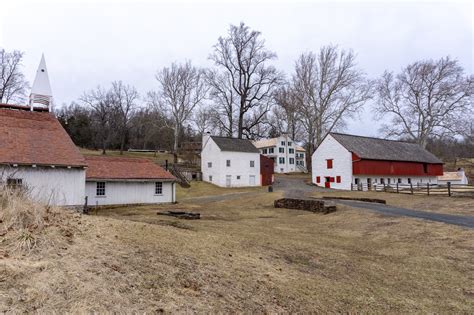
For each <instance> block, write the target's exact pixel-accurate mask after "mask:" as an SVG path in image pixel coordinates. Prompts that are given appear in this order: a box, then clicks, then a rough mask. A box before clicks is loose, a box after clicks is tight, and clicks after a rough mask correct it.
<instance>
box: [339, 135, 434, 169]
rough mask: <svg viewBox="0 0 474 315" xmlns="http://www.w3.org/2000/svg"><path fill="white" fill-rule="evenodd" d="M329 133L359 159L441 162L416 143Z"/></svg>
mask: <svg viewBox="0 0 474 315" xmlns="http://www.w3.org/2000/svg"><path fill="white" fill-rule="evenodd" d="M330 135H331V136H332V137H333V138H334V139H336V140H337V142H339V143H340V144H341V145H342V146H343V147H345V148H346V149H347V150H348V151H350V152H352V153H355V154H356V155H357V156H358V157H360V158H361V159H370V160H388V161H405V162H420V163H435V164H442V163H443V162H442V161H441V160H440V159H438V158H437V157H436V156H434V155H433V154H432V153H430V152H428V151H427V150H425V149H423V148H422V147H421V146H419V145H418V144H416V143H410V142H404V141H395V140H385V139H379V138H371V137H362V136H355V135H347V134H342V133H335V132H331V133H330Z"/></svg>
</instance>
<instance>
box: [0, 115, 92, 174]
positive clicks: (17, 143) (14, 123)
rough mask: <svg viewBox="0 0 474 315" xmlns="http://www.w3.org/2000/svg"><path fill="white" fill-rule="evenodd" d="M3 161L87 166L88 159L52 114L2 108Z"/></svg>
mask: <svg viewBox="0 0 474 315" xmlns="http://www.w3.org/2000/svg"><path fill="white" fill-rule="evenodd" d="M0 163H2V164H19V165H33V164H35V165H48V166H51V165H54V166H71V167H80V166H85V165H86V162H85V160H84V157H83V156H82V155H81V153H80V152H79V150H78V149H77V147H76V146H75V145H74V143H73V142H72V140H71V138H70V137H69V135H68V134H67V133H66V131H65V130H64V129H63V127H62V126H61V124H60V123H59V121H58V120H57V119H56V117H54V116H53V115H52V114H51V113H44V112H31V111H25V110H13V109H2V108H0Z"/></svg>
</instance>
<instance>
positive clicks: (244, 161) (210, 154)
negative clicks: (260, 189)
mask: <svg viewBox="0 0 474 315" xmlns="http://www.w3.org/2000/svg"><path fill="white" fill-rule="evenodd" d="M201 171H202V179H203V181H206V182H209V183H212V184H215V185H217V186H220V187H246V186H261V178H260V153H259V150H258V149H257V148H256V147H255V146H254V145H253V144H252V142H251V141H250V140H246V139H235V138H226V137H218V136H211V135H209V134H205V135H204V136H203V139H202V151H201Z"/></svg>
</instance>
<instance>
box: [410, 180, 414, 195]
mask: <svg viewBox="0 0 474 315" xmlns="http://www.w3.org/2000/svg"><path fill="white" fill-rule="evenodd" d="M410 191H411V194H412V195H413V184H412V183H410Z"/></svg>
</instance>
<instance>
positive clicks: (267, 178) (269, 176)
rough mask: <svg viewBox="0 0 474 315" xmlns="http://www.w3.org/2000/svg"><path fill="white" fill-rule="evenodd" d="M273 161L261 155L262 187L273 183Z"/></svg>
mask: <svg viewBox="0 0 474 315" xmlns="http://www.w3.org/2000/svg"><path fill="white" fill-rule="evenodd" d="M273 168H274V165H273V160H272V159H270V158H268V157H266V156H264V155H261V154H260V178H261V181H262V186H268V185H271V184H272V183H273Z"/></svg>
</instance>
